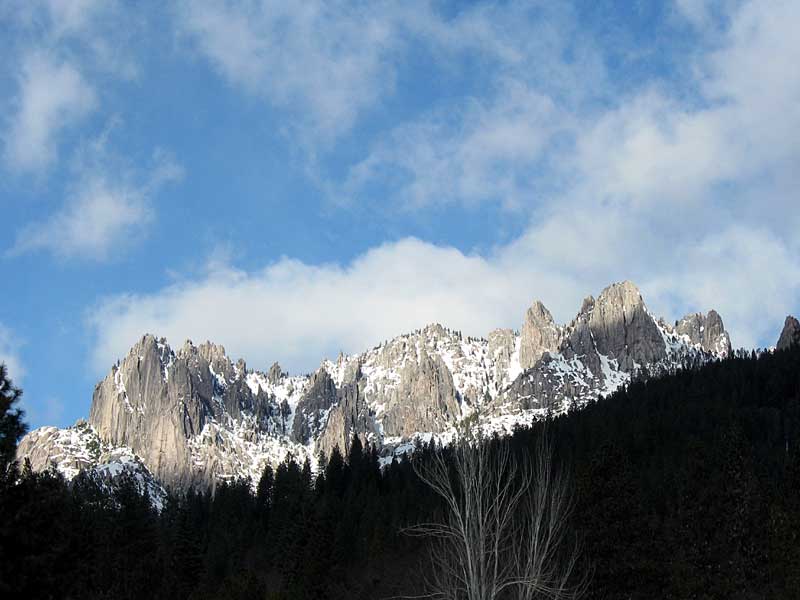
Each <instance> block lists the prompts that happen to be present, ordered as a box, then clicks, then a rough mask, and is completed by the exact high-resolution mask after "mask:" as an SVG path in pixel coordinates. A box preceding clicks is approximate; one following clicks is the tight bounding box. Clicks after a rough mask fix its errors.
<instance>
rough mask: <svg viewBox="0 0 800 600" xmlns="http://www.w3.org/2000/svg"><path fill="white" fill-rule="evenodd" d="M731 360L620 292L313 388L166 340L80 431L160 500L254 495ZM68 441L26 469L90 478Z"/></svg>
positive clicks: (715, 329) (406, 350) (686, 327)
mask: <svg viewBox="0 0 800 600" xmlns="http://www.w3.org/2000/svg"><path fill="white" fill-rule="evenodd" d="M787 328H788V330H789V333H786V334H785V335H782V340H784V338H786V340H788V341H786V342H784V341H781V342H779V344H780V345H785V344H790V343H793V342H792V340H795V339H796V333H797V331H798V329H800V328H798V327H797V321H792V322H791V323H790V322H789V320H787ZM785 329H786V328H785ZM729 351H730V340H729V339H728V334H727V333H726V332H725V329H724V326H723V324H722V319H721V318H720V317H719V315H718V314H717V313H716V312H714V311H710V312H709V313H708V314H702V313H696V314H693V315H687V316H686V317H685V318H684V319H682V320H681V321H679V322H678V323H676V326H675V327H674V328H673V327H670V326H669V325H667V324H665V323H664V322H663V321H656V320H655V319H654V318H653V317H652V315H651V314H650V313H649V311H648V310H647V308H646V306H645V304H644V301H643V300H642V296H641V294H640V293H639V290H638V289H637V288H636V286H634V285H633V284H632V283H630V282H622V283H616V284H613V285H611V286H609V287H607V288H606V289H604V290H603V291H602V292H601V293H600V295H599V296H598V297H597V299H595V298H594V297H592V296H589V297H587V298H586V299H585V300H584V301H583V303H582V306H581V309H580V311H579V312H578V314H577V315H576V316H575V318H574V319H573V320H572V321H571V322H570V323H568V324H567V325H563V326H562V325H558V324H556V323H555V322H554V320H553V317H552V315H551V314H550V312H549V311H548V310H547V309H546V308H545V307H544V305H543V304H542V303H541V302H534V303H533V305H532V306H531V307H530V308H529V309H528V310H527V311H526V313H525V315H524V319H523V322H522V328H521V330H520V333H519V334H517V333H515V332H514V331H513V330H511V329H496V330H494V331H492V332H491V333H489V335H488V338H487V339H484V338H474V337H468V336H467V337H465V336H463V335H462V333H461V332H459V331H453V330H450V329H447V328H446V327H443V326H442V325H440V324H431V325H428V326H426V327H424V328H423V329H419V330H417V331H414V332H412V333H408V334H405V335H401V336H398V337H396V338H394V339H392V340H389V341H386V342H384V343H382V344H379V345H378V346H375V347H374V348H372V349H371V350H367V351H366V352H363V353H361V354H357V355H351V356H348V355H344V354H342V355H340V356H339V357H338V358H337V359H336V360H335V361H327V360H326V361H323V363H322V365H321V367H320V368H319V369H318V370H317V371H316V372H315V373H314V374H313V375H309V376H297V377H290V376H289V375H287V374H286V373H285V372H283V370H282V369H281V367H280V366H279V365H278V364H277V363H275V364H273V365H272V366H271V367H270V369H269V370H268V371H267V372H266V373H262V372H259V371H252V370H249V369H248V368H247V365H246V364H245V362H244V361H242V360H239V361H237V362H236V363H234V362H232V361H231V360H230V359H229V358H228V356H227V353H226V351H225V348H224V347H222V346H221V345H218V344H212V343H210V342H206V343H204V344H200V345H198V346H195V345H194V344H192V343H191V342H186V343H185V344H184V345H183V346H182V347H181V349H180V350H178V351H177V352H173V351H172V349H170V347H169V346H168V345H167V343H166V340H164V339H157V338H155V337H154V336H152V335H145V336H143V337H142V338H141V339H140V340H139V341H138V342H137V343H136V344H135V345H134V346H133V348H131V351H130V352H129V354H128V355H127V356H126V357H125V358H124V359H123V360H122V361H121V362H118V363H117V364H116V365H114V366H113V367H112V369H111V371H110V372H109V374H108V375H107V376H106V377H105V379H103V381H101V382H100V383H98V384H97V386H96V388H95V390H94V395H93V400H92V407H91V411H90V416H89V423H88V424H86V427H87V428H88V430H90V431H91V435H92V436H94V438H92V439H96V440H98V442H97V444H99V446H98V447H100V448H101V450H100V452H101V454H102V453H103V452H105V453H106V454H108V453H111V452H116V451H120V452H123V453H124V452H128V453H129V454H130V455H131V456H135V457H136V459H137V460H139V461H140V462H141V464H142V465H143V466H146V467H147V469H148V470H149V471H148V472H150V473H152V474H153V475H154V476H155V477H156V478H157V479H158V480H159V481H160V482H163V483H164V484H166V485H168V486H171V487H177V488H187V487H191V486H195V485H201V486H206V485H211V486H213V485H214V484H215V483H216V482H218V481H221V480H226V479H230V478H233V477H242V476H244V477H250V479H251V481H258V478H259V476H260V474H261V471H262V469H263V467H264V465H265V464H266V463H268V462H269V463H273V464H275V463H278V462H279V461H281V460H283V459H284V458H285V457H286V455H287V454H289V453H291V454H293V455H294V456H295V457H297V458H299V459H301V460H302V459H304V458H306V457H308V458H309V459H310V460H312V461H313V460H314V459H315V457H316V456H317V455H318V454H319V453H324V454H326V455H330V453H331V452H332V451H333V448H335V447H337V446H338V447H339V448H340V449H341V450H342V452H347V451H348V449H349V445H350V442H351V440H352V438H353V435H358V436H359V437H360V438H361V440H362V442H363V443H371V444H375V445H376V446H378V447H381V448H384V451H385V452H392V451H393V450H392V449H393V448H408V447H411V446H412V445H413V444H411V442H413V440H414V438H419V437H421V438H424V439H431V438H433V439H439V440H447V439H450V438H449V437H448V436H452V435H453V432H454V431H455V430H456V428H457V426H458V425H459V423H460V422H461V421H462V420H464V419H466V418H470V419H477V423H478V424H479V425H480V426H481V427H483V428H484V429H485V430H489V431H499V430H504V431H508V430H509V428H510V427H513V425H514V424H516V423H525V422H529V421H530V419H531V418H539V417H541V416H544V415H547V414H550V413H560V412H563V411H564V410H568V409H570V408H572V407H580V406H583V405H585V404H586V403H589V402H592V401H594V400H596V399H597V398H598V397H600V396H602V395H607V394H610V393H611V392H613V391H614V390H616V389H617V388H618V387H619V386H621V385H624V384H625V383H626V382H628V381H631V379H632V378H634V377H647V376H650V375H652V374H654V373H660V372H664V371H668V370H671V369H676V368H682V367H683V366H684V365H687V364H698V363H702V362H704V361H707V360H711V359H713V358H714V357H720V356H725V355H726V354H727V353H728V352H729ZM84 433H85V432H84ZM84 433H81V435H82V436H84V437H86V436H88V434H86V435H84ZM74 435H76V434H75V433H74V432H72V430H71V429H68V430H56V429H54V428H50V429H48V428H43V429H39V430H36V431H34V432H31V433H30V434H28V436H26V438H25V439H24V440H23V442H22V443H21V445H20V455H21V456H22V455H24V456H26V457H28V458H30V460H31V461H32V464H34V467H35V468H46V466H47V465H48V464H49V462H50V461H52V460H53V459H54V457H57V460H58V462H59V464H60V465H62V467H63V469H66V470H69V471H70V472H75V473H77V472H79V471H81V470H86V469H94V468H95V467H96V466H97V465H98V464H99V463H98V462H97V461H98V460H101V459H100V457H99V456H91V457H89V456H88V455H87V454H86V451H85V449H86V448H89V447H94V445H95V444H93V443H90V442H89V441H86V443H83V444H73V443H71V442H70V443H67V441H68V440H71V439H72V438H73V437H74ZM89 437H91V436H89ZM89 437H86V440H88V439H89ZM81 439H83V438H81ZM81 448H83V449H84V450H81ZM120 449H122V450H120ZM108 456H111V455H110V454H108ZM129 464H131V465H132V464H133V463H130V462H129Z"/></svg>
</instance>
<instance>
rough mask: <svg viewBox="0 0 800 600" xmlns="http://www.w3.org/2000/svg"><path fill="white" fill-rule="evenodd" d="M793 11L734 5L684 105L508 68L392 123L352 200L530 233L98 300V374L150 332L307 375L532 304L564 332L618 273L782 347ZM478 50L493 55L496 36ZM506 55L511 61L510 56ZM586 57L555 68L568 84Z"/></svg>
mask: <svg viewBox="0 0 800 600" xmlns="http://www.w3.org/2000/svg"><path fill="white" fill-rule="evenodd" d="M684 4H685V3H684ZM687 6H688V4H687ZM723 8H724V7H723ZM713 10H714V11H719V10H722V9H721V8H720V7H719V6H717V5H715V6H714V8H713ZM799 10H800V7H798V5H797V3H794V2H789V1H784V2H775V3H771V4H770V6H769V7H766V6H765V5H764V4H763V3H755V2H750V3H743V4H741V5H739V4H737V5H736V10H735V12H731V13H730V14H729V15H728V17H729V18H728V19H727V20H726V22H728V23H729V25H728V26H727V28H726V29H725V30H724V31H720V32H719V34H718V35H717V34H716V33H715V37H714V44H713V49H712V50H711V51H709V50H708V46H706V45H703V46H702V52H701V53H699V54H697V55H696V56H695V57H694V61H695V64H694V65H693V71H692V72H693V73H695V75H694V79H692V80H691V81H690V82H688V83H689V84H690V87H691V88H692V91H693V94H689V95H686V94H682V95H677V94H675V93H672V92H671V91H670V87H669V86H668V85H666V84H665V83H664V82H660V81H658V80H654V81H651V82H649V83H648V84H647V85H646V86H645V87H643V88H641V89H637V90H633V91H626V93H624V94H621V95H620V96H619V98H618V99H616V100H615V102H614V103H613V104H609V105H607V106H605V105H604V106H602V107H601V108H598V107H597V106H594V107H593V108H592V109H590V110H583V109H582V106H583V100H582V99H581V98H568V97H565V91H564V90H568V89H570V88H571V87H572V84H570V85H566V86H563V87H562V86H555V87H553V86H547V85H540V84H539V83H537V81H538V79H537V78H536V77H534V78H532V79H526V78H525V76H524V74H523V73H521V72H520V71H515V70H514V69H513V68H511V67H507V68H506V69H504V70H503V73H502V77H500V78H498V79H496V80H492V81H493V84H495V87H493V88H492V93H490V94H489V95H487V96H485V97H482V98H480V99H474V100H473V99H470V100H467V101H464V102H462V103H461V104H459V106H458V109H457V110H455V111H452V112H451V113H450V114H449V115H447V117H446V118H443V115H445V114H446V109H442V111H441V112H436V111H434V112H431V113H429V114H427V115H425V116H424V117H422V118H421V119H417V120H412V121H410V122H407V123H404V124H400V125H398V126H397V127H396V128H395V129H394V130H393V132H392V133H391V135H390V136H389V138H388V141H386V142H378V143H377V144H376V145H374V146H373V147H371V148H369V149H368V153H367V155H366V156H365V157H364V160H363V161H361V162H360V163H359V164H358V165H357V166H355V167H354V168H353V169H352V170H351V172H350V174H349V176H348V177H347V180H346V183H345V184H344V186H343V187H344V188H345V189H346V190H347V191H348V193H350V194H352V195H353V196H355V197H358V196H359V195H363V194H366V193H369V191H370V186H372V185H381V186H383V185H386V181H388V182H389V191H390V193H389V196H388V197H389V199H390V200H395V201H398V202H402V203H405V204H408V205H412V206H417V207H424V206H430V205H432V204H436V203H438V202H446V203H450V204H452V203H453V202H464V203H475V202H486V201H490V202H497V201H500V202H501V203H502V202H507V201H508V200H509V199H511V200H513V204H512V203H509V206H514V207H515V208H517V209H520V207H521V209H522V214H528V215H531V216H530V217H527V216H523V217H520V218H528V219H529V220H528V221H527V227H526V229H525V231H524V232H523V233H522V235H520V236H519V238H518V239H516V240H513V241H512V242H511V243H509V244H506V245H504V246H501V247H497V248H494V249H493V250H492V251H491V252H489V253H485V254H483V255H477V254H470V253H465V252H462V251H459V250H456V249H453V248H443V247H438V246H435V245H432V244H429V243H426V242H423V241H419V240H414V239H406V240H401V241H398V242H394V243H387V244H385V245H383V246H380V247H378V248H374V249H372V250H370V251H368V252H366V253H364V254H363V255H361V256H360V257H358V258H356V259H355V260H353V261H352V262H350V263H347V264H329V265H309V264H304V263H301V262H298V261H294V260H291V259H288V258H287V259H283V260H280V261H278V262H276V263H273V264H270V265H268V266H267V267H265V268H264V269H261V270H255V271H249V272H246V271H240V270H237V269H235V268H234V267H232V266H230V265H227V264H225V263H222V264H219V263H218V264H217V265H216V266H215V267H214V268H213V269H211V270H210V271H209V272H208V273H207V274H205V275H203V276H201V277H197V278H193V279H190V280H186V281H182V282H179V283H176V284H174V285H172V286H169V287H167V288H164V289H162V290H157V291H155V292H152V293H150V294H143V295H122V296H116V297H111V298H107V299H106V300H105V301H103V302H101V303H100V304H99V305H98V306H97V307H96V308H95V310H94V311H93V313H92V314H91V315H90V316H89V321H90V325H91V327H92V329H93V331H94V332H95V336H96V340H97V345H96V347H95V352H94V364H95V366H96V368H97V369H98V371H104V370H105V369H106V368H107V366H108V364H109V363H110V362H111V361H113V359H114V358H115V357H117V356H121V355H123V354H124V353H125V352H126V351H127V348H128V347H130V345H131V344H132V343H133V341H135V339H137V338H138V336H140V335H141V334H142V333H143V332H144V331H152V332H154V333H157V334H160V335H166V336H167V337H168V338H169V339H170V340H171V341H172V342H173V343H180V341H182V340H183V339H184V338H186V337H192V338H195V339H206V338H210V339H214V340H217V341H221V342H222V343H225V344H226V345H227V346H228V348H229V350H231V352H232V353H233V354H234V355H241V356H244V357H245V358H248V359H249V360H250V361H251V363H255V365H256V366H262V367H263V366H265V365H266V364H268V363H269V362H270V361H272V360H275V359H277V360H280V361H281V362H282V363H283V364H284V365H285V366H288V367H289V368H291V369H293V370H298V369H299V370H309V369H312V368H314V366H315V365H316V364H318V362H319V360H320V358H321V357H322V356H325V355H327V356H333V355H335V354H336V353H337V352H338V351H339V350H340V349H341V350H344V351H346V352H355V351H361V350H363V349H365V348H366V347H369V346H370V345H372V344H375V343H377V342H379V341H381V340H382V339H385V338H388V337H391V336H394V335H397V334H399V333H402V332H404V331H408V330H410V329H414V328H417V327H420V326H423V325H424V324H426V323H427V322H430V321H441V322H443V323H444V324H446V325H449V326H451V327H454V328H458V329H462V330H463V331H465V332H466V333H469V334H474V335H481V334H485V333H487V332H488V331H489V330H490V329H492V328H494V327H498V326H511V327H518V326H519V324H520V323H521V319H522V315H523V313H524V310H525V308H526V306H527V305H528V304H529V302H530V301H531V300H532V299H533V298H541V299H542V300H543V301H544V302H545V304H547V305H548V306H549V307H550V308H551V310H552V311H553V313H554V315H555V316H556V317H557V318H558V319H559V320H561V321H562V322H563V321H566V320H568V319H569V318H571V317H572V316H573V315H574V313H575V312H576V310H577V308H578V307H579V305H580V300H581V298H582V297H583V296H585V295H587V294H589V293H597V292H598V291H599V290H600V289H601V288H602V287H603V286H605V285H606V284H608V283H610V282H612V281H617V280H621V279H632V280H634V281H636V282H638V283H639V284H640V286H641V288H642V290H643V293H644V295H645V299H646V301H647V302H648V304H649V305H650V306H651V308H652V309H653V310H654V312H655V313H656V314H663V315H664V316H665V317H667V318H668V319H675V318H678V317H680V316H682V315H683V314H684V313H685V312H689V311H697V310H703V311H705V310H708V309H710V308H716V309H717V310H719V311H720V313H721V314H722V316H723V318H724V319H725V322H726V325H727V326H728V328H729V330H730V331H731V335H732V338H733V342H734V344H735V345H744V346H753V345H767V344H771V343H774V340H775V338H776V336H777V334H778V331H779V328H780V324H781V323H782V320H783V317H784V316H785V314H786V313H787V312H792V311H796V310H797V308H798V304H799V303H800V240H798V238H797V235H796V232H797V230H798V228H800V211H797V206H798V202H800V198H798V195H797V189H798V188H797V184H798V171H800V169H798V165H800V138H798V137H797V136H796V135H795V132H796V131H798V130H800V71H798V70H797V69H796V66H795V65H793V64H792V60H793V57H795V56H797V55H798V54H800V38H798V37H797V36H796V35H795V32H794V31H793V24H794V23H797V22H798V20H800V14H799V13H798V11H799ZM712 12H713V11H712ZM703 14H705V13H703V12H697V13H696V15H697V16H696V19H698V23H700V20H701V19H702V18H706V17H704V16H703ZM708 14H710V13H708ZM482 23H483V24H482ZM430 24H431V21H427V25H428V26H430ZM470 27H472V28H473V31H476V32H481V31H492V28H491V26H488V25H485V22H483V21H480V20H475V21H472V22H470ZM419 28H420V29H421V28H422V27H421V26H420V27H419ZM482 28H483V29H482ZM444 39H446V36H445V38H444ZM470 39H472V40H480V39H483V40H485V41H484V42H482V44H483V46H484V47H491V46H492V44H491V43H490V42H489V41H486V40H495V39H496V38H494V37H493V36H491V35H488V34H487V36H485V37H483V38H481V36H480V35H478V34H477V33H476V35H474V36H472V37H471V38H470ZM495 47H496V48H497V50H496V52H497V54H498V55H503V56H505V59H504V61H505V62H504V64H505V65H507V66H508V65H513V64H515V58H514V56H515V54H514V52H515V50H516V47H514V46H513V45H512V46H506V45H502V44H499V45H496V46H495ZM556 47H559V46H558V45H557V44H556ZM246 55H247V54H246V53H245V54H243V55H242V56H246ZM588 63H591V61H588ZM521 64H525V61H524V60H523V61H522V62H521ZM585 64H586V63H584V61H580V63H579V64H578V65H577V66H576V67H575V71H574V73H572V75H569V73H570V66H569V65H566V66H565V68H564V69H559V70H558V71H557V72H556V73H555V74H558V75H559V76H561V77H563V80H564V81H571V82H574V78H576V77H579V74H581V73H584V72H585V71H584V70H583V68H584V66H585ZM589 72H592V69H589ZM270 93H271V92H270ZM579 93H581V94H582V93H584V92H579ZM553 181H555V182H556V184H553V183H552V182H553ZM541 190H544V193H537V192H539V191H541ZM526 202H529V204H528V205H526ZM526 210H527V211H528V212H527V213H526V212H525V211H526ZM209 315H213V318H211V317H210V316H209Z"/></svg>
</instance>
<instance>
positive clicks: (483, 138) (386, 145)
mask: <svg viewBox="0 0 800 600" xmlns="http://www.w3.org/2000/svg"><path fill="white" fill-rule="evenodd" d="M573 126H574V122H573V120H572V119H571V118H570V116H569V115H568V114H566V113H564V112H563V111H562V110H560V109H559V108H558V107H557V106H556V105H555V104H554V102H553V101H552V100H551V99H550V98H549V97H547V96H545V95H542V94H540V93H538V92H537V91H535V90H533V89H530V88H528V87H527V86H526V85H524V84H521V83H519V82H516V81H508V82H505V83H504V85H501V86H500V87H499V88H498V89H497V91H496V92H495V93H494V94H493V96H492V97H491V98H490V99H489V100H488V101H482V100H479V99H475V98H470V99H468V100H467V101H466V102H465V106H464V107H463V108H461V109H460V110H448V111H444V110H439V111H436V112H434V113H433V114H432V115H428V116H427V117H426V118H425V119H424V120H422V121H421V122H417V123H412V124H409V125H404V126H400V127H398V128H397V129H395V130H394V131H393V132H392V133H391V134H389V135H388V136H387V137H388V139H387V140H386V141H384V142H381V143H379V144H378V146H377V147H376V148H375V149H374V150H373V151H372V152H371V153H370V155H369V156H368V157H367V158H366V159H364V160H363V161H362V162H360V163H359V164H357V165H355V166H354V167H353V168H352V169H351V170H350V173H349V175H348V178H347V182H346V183H345V184H344V186H343V189H342V190H341V191H340V192H339V193H340V194H345V195H347V196H351V195H352V196H355V197H358V195H360V193H361V189H362V188H364V187H365V186H368V185H369V184H370V183H372V182H377V183H378V184H379V185H380V190H381V194H386V193H387V191H388V193H390V194H392V193H394V194H397V195H398V196H399V198H400V199H401V200H402V201H403V202H404V203H406V204H407V205H409V206H412V207H416V208H419V207H422V206H425V205H429V204H446V203H459V202H463V203H465V204H476V203H479V202H483V201H486V200H492V201H496V202H501V203H502V204H504V205H505V206H506V207H509V208H512V207H518V206H519V205H520V204H521V203H522V202H524V201H526V200H527V201H528V202H529V201H530V198H529V196H530V194H531V178H530V177H529V176H526V175H525V171H529V172H534V171H535V169H536V168H537V161H539V160H541V159H542V151H543V150H544V148H545V147H546V146H547V145H548V143H549V142H550V139H551V138H552V137H553V136H554V135H556V134H558V133H564V132H567V131H569V130H570V128H571V127H573ZM387 188H388V189H387ZM526 196H528V197H527V198H526Z"/></svg>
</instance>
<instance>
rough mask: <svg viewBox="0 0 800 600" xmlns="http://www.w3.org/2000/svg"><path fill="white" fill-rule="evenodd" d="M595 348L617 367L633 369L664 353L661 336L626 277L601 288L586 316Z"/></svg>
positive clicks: (633, 286) (634, 287)
mask: <svg viewBox="0 0 800 600" xmlns="http://www.w3.org/2000/svg"><path fill="white" fill-rule="evenodd" d="M589 328H590V329H591V332H592V336H593V337H594V342H595V345H596V347H597V351H598V352H600V353H601V354H604V355H606V356H608V357H609V358H612V359H616V360H617V362H618V363H619V366H620V368H621V369H623V370H624V371H627V372H633V371H635V370H636V368H637V365H647V364H650V363H654V362H657V361H660V360H663V359H664V358H666V356H667V349H666V345H665V343H664V337H663V336H662V335H661V332H660V330H659V329H658V326H657V325H656V322H655V319H653V317H652V316H651V315H650V313H649V312H647V308H646V307H645V305H644V300H642V295H641V294H640V293H639V289H638V288H637V287H636V286H635V285H634V284H633V283H631V282H630V281H623V282H622V283H615V284H612V285H610V286H608V287H607V288H606V289H604V290H603V291H602V292H601V293H600V296H598V298H597V302H595V305H594V310H593V311H592V314H591V317H590V319H589Z"/></svg>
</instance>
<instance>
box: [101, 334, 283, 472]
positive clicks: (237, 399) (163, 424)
mask: <svg viewBox="0 0 800 600" xmlns="http://www.w3.org/2000/svg"><path fill="white" fill-rule="evenodd" d="M246 375H247V369H246V366H245V364H244V362H243V361H240V362H239V363H237V364H236V365H233V364H232V363H231V361H230V360H229V359H228V357H227V356H226V354H225V349H224V348H223V347H222V346H219V345H215V344H210V343H206V344H201V345H200V346H194V345H193V344H192V343H191V342H190V341H187V342H186V343H185V344H184V346H183V347H182V348H181V349H180V350H179V351H178V352H177V353H173V352H172V350H171V349H170V347H169V346H168V345H167V344H166V341H165V340H164V339H163V338H162V339H160V340H157V339H156V338H155V337H154V336H152V335H145V336H143V337H142V338H141V339H140V340H139V341H138V342H137V343H136V344H135V345H134V347H133V348H132V349H131V351H130V353H129V354H128V356H127V357H125V359H123V360H122V362H120V363H118V364H117V365H115V366H114V367H112V369H111V372H110V373H109V374H108V375H107V376H106V378H105V379H104V380H103V381H101V382H100V383H98V384H97V386H96V387H95V390H94V395H93V398H92V407H91V410H90V412H89V423H90V424H91V425H92V427H93V428H94V429H95V430H96V431H97V434H98V435H99V436H100V438H101V439H103V440H104V441H107V442H108V443H110V444H112V445H114V446H124V447H129V448H131V449H133V451H134V452H136V454H137V455H138V456H140V457H141V458H142V460H143V461H144V462H145V463H146V464H147V465H148V466H149V467H150V469H151V470H152V471H153V473H154V474H155V475H156V477H157V478H158V479H159V481H162V482H164V483H165V484H167V485H169V486H175V487H181V488H186V487H190V486H192V485H195V484H206V483H208V482H209V480H210V479H213V478H215V477H216V476H217V475H218V474H220V473H219V472H218V471H217V470H215V469H213V468H212V469H208V468H207V466H208V465H202V466H198V465H196V462H195V460H194V457H193V449H192V447H191V445H190V443H189V442H190V440H191V439H193V438H195V437H197V436H199V435H200V434H201V433H202V432H203V429H204V427H206V426H207V425H208V424H210V423H219V422H223V421H225V420H233V421H237V422H241V421H243V420H244V417H245V416H247V417H248V418H249V420H250V421H251V422H252V426H253V428H254V429H257V430H259V431H275V430H276V429H279V428H280V427H281V409H280V406H279V405H278V404H277V403H276V402H275V399H274V398H270V397H269V395H268V394H266V393H265V392H264V391H263V390H261V389H258V390H257V391H256V392H255V393H254V392H253V390H252V388H251V387H250V386H249V385H248V384H247V381H246Z"/></svg>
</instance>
